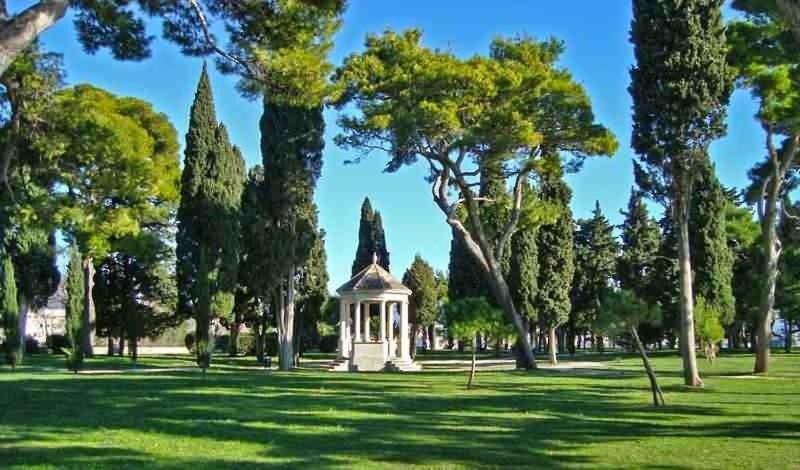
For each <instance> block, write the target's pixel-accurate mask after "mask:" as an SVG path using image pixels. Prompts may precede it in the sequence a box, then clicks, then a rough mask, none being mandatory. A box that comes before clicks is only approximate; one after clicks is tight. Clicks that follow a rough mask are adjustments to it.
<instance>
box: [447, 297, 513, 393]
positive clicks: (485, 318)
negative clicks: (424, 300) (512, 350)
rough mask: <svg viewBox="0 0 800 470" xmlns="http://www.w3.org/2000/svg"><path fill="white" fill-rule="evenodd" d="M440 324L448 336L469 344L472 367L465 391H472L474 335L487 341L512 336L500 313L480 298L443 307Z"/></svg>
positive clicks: (475, 362) (501, 312)
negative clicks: (443, 323) (486, 338)
mask: <svg viewBox="0 0 800 470" xmlns="http://www.w3.org/2000/svg"><path fill="white" fill-rule="evenodd" d="M444 321H445V326H446V327H447V331H448V333H450V334H451V335H452V336H453V337H454V338H456V339H460V340H471V341H472V363H471V366H470V372H469V380H468V381H467V389H470V388H472V383H473V381H474V379H475V371H476V368H477V352H478V333H485V334H487V335H489V336H490V337H508V336H511V335H513V334H514V333H515V330H514V328H513V326H510V325H509V324H508V321H507V320H506V319H505V318H504V314H503V311H502V310H500V309H499V308H497V307H495V306H494V305H492V304H491V303H490V302H489V301H488V300H486V299H485V298H483V297H467V298H464V299H458V300H455V301H452V302H448V303H447V304H446V305H445V306H444Z"/></svg>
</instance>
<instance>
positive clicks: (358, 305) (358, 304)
mask: <svg viewBox="0 0 800 470" xmlns="http://www.w3.org/2000/svg"><path fill="white" fill-rule="evenodd" d="M353 305H354V306H355V317H356V338H355V340H356V341H361V302H355V303H354V304H353Z"/></svg>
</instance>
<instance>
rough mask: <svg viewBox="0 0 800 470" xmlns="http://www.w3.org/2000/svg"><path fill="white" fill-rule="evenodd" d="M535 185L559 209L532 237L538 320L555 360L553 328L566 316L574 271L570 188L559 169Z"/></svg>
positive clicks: (569, 303) (568, 310)
mask: <svg viewBox="0 0 800 470" xmlns="http://www.w3.org/2000/svg"><path fill="white" fill-rule="evenodd" d="M539 189H540V196H541V198H542V199H543V200H544V201H547V202H549V203H551V204H554V205H556V206H557V207H558V209H559V214H558V216H557V218H556V220H555V222H553V223H552V224H549V225H544V226H542V227H541V228H540V229H539V233H538V236H537V239H536V244H537V252H538V255H539V257H538V262H539V282H538V292H537V296H536V298H537V302H536V305H537V307H538V310H539V322H540V324H541V325H542V326H543V327H544V328H546V329H547V330H548V333H549V338H550V339H549V341H548V342H549V345H550V348H549V349H550V362H552V363H555V362H556V360H557V359H556V344H555V342H556V339H555V338H556V328H558V326H559V325H561V324H562V323H564V322H565V321H567V319H569V313H570V309H571V301H570V286H571V285H572V278H573V276H574V274H575V265H574V255H573V246H572V211H571V210H570V208H569V203H570V200H571V199H572V191H570V189H569V187H568V186H567V184H566V182H564V180H563V179H562V176H561V173H560V171H559V172H555V174H552V175H548V177H546V178H543V179H542V183H541V186H540V188H539Z"/></svg>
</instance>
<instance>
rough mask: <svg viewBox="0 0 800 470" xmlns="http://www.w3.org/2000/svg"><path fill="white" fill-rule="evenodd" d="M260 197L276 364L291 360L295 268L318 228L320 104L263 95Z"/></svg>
mask: <svg viewBox="0 0 800 470" xmlns="http://www.w3.org/2000/svg"><path fill="white" fill-rule="evenodd" d="M260 127H261V155H262V160H263V165H264V188H265V190H264V193H263V196H264V203H262V204H260V207H261V208H262V209H263V210H265V211H266V212H265V213H264V214H263V215H262V217H263V218H264V221H265V224H266V239H267V241H268V244H269V246H268V247H267V254H266V256H265V261H266V263H267V264H268V265H269V271H270V273H272V274H273V275H274V281H273V283H272V284H273V286H274V289H275V290H274V291H273V292H274V298H275V299H276V300H277V302H276V306H277V309H276V316H277V320H278V321H277V324H278V325H277V326H278V342H279V366H280V368H281V370H289V369H291V368H292V367H293V366H294V359H295V354H294V341H295V338H294V335H295V320H296V319H295V307H296V303H297V300H298V299H297V294H298V292H297V288H298V285H297V274H298V271H299V270H300V269H302V267H303V266H304V265H305V264H306V262H307V261H308V258H309V256H311V253H312V250H313V247H314V246H315V244H316V243H317V242H318V238H319V236H320V233H319V231H318V229H317V226H316V211H317V209H316V206H315V205H314V200H313V198H314V188H315V185H316V181H317V179H318V178H319V175H320V172H321V170H322V150H323V148H324V146H325V141H324V139H323V134H324V131H325V123H324V121H323V117H322V107H321V106H320V107H316V108H307V107H302V106H292V105H287V104H280V103H271V102H270V101H269V100H268V99H265V100H264V114H263V115H262V117H261V123H260Z"/></svg>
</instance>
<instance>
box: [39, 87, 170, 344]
mask: <svg viewBox="0 0 800 470" xmlns="http://www.w3.org/2000/svg"><path fill="white" fill-rule="evenodd" d="M48 126H49V129H48V132H47V139H46V142H42V143H41V145H40V148H39V150H40V151H41V152H42V153H43V154H44V155H45V156H46V157H47V158H49V159H51V160H52V161H53V162H54V163H55V164H56V167H57V170H58V172H57V179H56V181H55V182H54V186H53V188H54V191H53V192H54V193H55V199H56V201H57V204H58V210H57V213H56V215H55V218H54V219H55V223H56V224H57V225H58V226H59V227H60V228H61V229H62V230H63V231H64V232H65V233H66V234H67V235H68V236H69V237H70V238H71V239H72V240H73V241H75V242H76V243H77V244H78V246H79V248H80V251H81V253H82V254H83V256H84V260H83V264H84V270H85V273H84V282H85V283H86V285H85V286H84V292H85V294H86V295H85V303H84V325H85V327H84V328H83V334H84V337H83V353H84V354H87V355H92V353H93V351H92V344H93V340H94V331H95V309H94V301H93V297H92V288H93V281H94V269H95V260H99V259H102V258H103V256H105V255H106V254H107V253H109V252H111V251H112V250H113V248H114V243H115V241H116V240H118V239H121V238H124V237H125V236H134V235H136V234H138V233H139V232H140V230H141V229H142V227H143V226H144V225H147V224H148V223H149V221H153V220H161V218H162V217H163V214H164V213H165V212H169V211H170V210H171V207H173V206H172V205H171V204H169V203H168V201H174V200H175V199H176V198H177V186H178V185H177V183H178V171H179V170H178V158H177V155H178V144H177V139H176V132H175V129H174V127H173V126H172V125H171V124H170V122H169V121H168V120H167V117H166V116H165V115H163V114H160V113H158V112H156V111H155V110H154V109H153V108H152V106H151V105H150V104H149V103H146V102H144V101H141V100H138V99H136V98H120V97H117V96H114V95H112V94H111V93H109V92H107V91H104V90H101V89H99V88H95V87H92V86H90V85H79V86H76V87H74V88H70V89H66V90H64V91H62V92H60V93H59V94H58V96H57V97H56V102H55V103H54V106H53V107H52V109H51V110H49V114H48Z"/></svg>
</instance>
